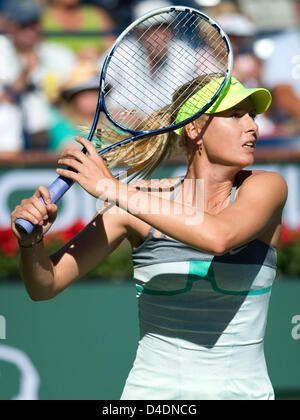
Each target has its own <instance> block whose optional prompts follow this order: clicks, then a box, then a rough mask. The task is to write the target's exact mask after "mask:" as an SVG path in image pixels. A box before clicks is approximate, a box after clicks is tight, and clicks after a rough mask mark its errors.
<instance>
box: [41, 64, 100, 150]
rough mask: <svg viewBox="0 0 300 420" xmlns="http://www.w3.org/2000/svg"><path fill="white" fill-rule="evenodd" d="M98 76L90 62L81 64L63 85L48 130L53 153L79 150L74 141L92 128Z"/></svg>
mask: <svg viewBox="0 0 300 420" xmlns="http://www.w3.org/2000/svg"><path fill="white" fill-rule="evenodd" d="M98 91H99V75H98V74H97V70H96V67H95V66H93V64H92V63H91V62H79V63H78V65H77V66H76V67H75V68H74V70H73V71H72V72H71V74H70V77H69V78H68V80H67V81H66V82H65V83H64V84H63V85H62V86H61V88H60V93H59V96H58V98H57V101H56V103H55V107H52V116H51V127H50V130H49V136H50V146H49V148H50V150H51V151H54V152H56V151H61V150H62V149H64V148H66V147H78V143H77V142H75V140H74V138H75V137H76V136H79V135H81V136H82V135H86V132H87V130H88V129H89V127H91V124H92V122H93V119H94V114H95V110H96V106H97V101H98Z"/></svg>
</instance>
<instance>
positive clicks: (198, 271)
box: [188, 261, 272, 296]
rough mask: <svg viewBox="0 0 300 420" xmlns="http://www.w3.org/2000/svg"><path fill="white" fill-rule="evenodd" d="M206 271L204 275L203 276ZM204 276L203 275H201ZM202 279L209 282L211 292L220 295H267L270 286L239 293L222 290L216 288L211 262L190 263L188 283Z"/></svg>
mask: <svg viewBox="0 0 300 420" xmlns="http://www.w3.org/2000/svg"><path fill="white" fill-rule="evenodd" d="M205 271H206V274H204V273H205ZM203 274H204V275H203ZM199 277H200V278H202V279H203V280H206V281H208V282H210V284H211V286H212V288H213V290H214V291H215V292H217V293H222V294H224V295H233V296H248V295H249V296H254V295H262V294H264V293H268V292H269V291H270V290H271V289H272V286H270V287H265V288H263V289H258V290H241V291H233V290H232V291H231V290H224V289H221V288H220V287H218V285H217V282H216V279H215V276H214V272H213V267H211V262H210V263H209V267H208V263H207V262H206V261H191V262H190V266H189V275H188V283H192V282H193V281H197V280H200V279H199Z"/></svg>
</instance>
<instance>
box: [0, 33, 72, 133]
mask: <svg viewBox="0 0 300 420" xmlns="http://www.w3.org/2000/svg"><path fill="white" fill-rule="evenodd" d="M36 53H37V56H38V58H39V64H37V66H36V67H35V68H34V69H33V70H32V71H31V73H30V75H29V81H30V82H31V83H32V85H34V86H35V87H36V88H35V89H34V90H32V91H30V92H26V93H24V95H22V108H23V112H24V118H23V123H24V124H25V128H26V130H27V131H28V132H29V133H36V132H39V131H43V130H47V129H48V127H49V125H50V113H49V100H48V98H47V95H46V93H45V89H46V86H50V85H51V84H52V86H53V88H55V86H56V87H57V86H59V85H61V84H62V83H64V81H65V80H66V79H67V78H68V76H69V74H70V72H71V71H72V70H73V68H74V66H75V64H76V61H77V59H76V56H75V54H74V53H73V52H72V51H71V50H70V49H69V48H67V47H64V46H62V45H57V44H50V43H43V42H41V43H40V44H39V46H38V47H37V49H36ZM22 68H23V64H22V61H21V59H20V56H19V55H18V53H17V52H16V50H15V48H14V45H13V43H12V41H11V40H10V39H9V38H7V37H6V36H1V38H0V78H1V80H0V91H1V85H2V88H3V85H4V84H8V85H9V84H11V83H13V82H14V81H15V80H16V79H17V78H18V77H19V76H20V74H21V72H22Z"/></svg>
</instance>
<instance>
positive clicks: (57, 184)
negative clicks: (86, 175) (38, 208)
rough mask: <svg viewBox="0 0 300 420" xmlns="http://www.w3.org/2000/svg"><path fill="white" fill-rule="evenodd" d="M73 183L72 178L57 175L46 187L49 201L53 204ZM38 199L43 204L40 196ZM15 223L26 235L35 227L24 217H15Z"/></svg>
mask: <svg viewBox="0 0 300 420" xmlns="http://www.w3.org/2000/svg"><path fill="white" fill-rule="evenodd" d="M73 184H74V181H73V180H72V179H70V178H65V177H63V176H59V177H58V178H57V179H56V180H55V181H54V182H52V184H51V185H50V186H49V188H48V190H49V193H50V197H51V202H52V203H54V204H55V203H56V202H57V201H58V200H59V199H60V198H61V197H62V196H63V195H64V193H65V192H66V191H68V189H69V188H70V187H71V186H72V185H73ZM40 200H41V201H42V202H43V203H44V204H45V202H44V200H43V198H42V197H40ZM45 205H46V204H45ZM15 225H16V228H17V229H18V230H20V231H21V232H22V233H27V235H30V233H32V231H33V229H34V228H35V226H34V225H33V224H32V223H31V222H29V221H28V220H25V219H16V221H15Z"/></svg>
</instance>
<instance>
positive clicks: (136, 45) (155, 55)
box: [108, 0, 198, 112]
mask: <svg viewBox="0 0 300 420" xmlns="http://www.w3.org/2000/svg"><path fill="white" fill-rule="evenodd" d="M171 5H172V3H170V2H169V1H165V0H153V1H141V2H138V3H137V4H136V5H135V6H134V8H133V13H132V18H133V20H136V19H138V18H140V17H141V16H143V15H145V14H146V13H148V12H150V11H152V10H154V9H158V8H162V7H169V6H171ZM162 19H163V20H160V16H156V18H155V23H157V25H155V26H154V25H153V24H152V26H151V28H150V27H149V28H147V31H145V32H144V33H143V37H142V39H140V36H139V35H140V33H135V34H134V35H132V39H131V40H130V41H129V40H127V44H125V43H124V45H123V48H122V54H120V53H119V52H118V51H117V50H116V52H115V59H117V60H118V62H119V63H121V65H122V63H124V66H125V65H126V69H127V72H126V80H120V75H119V74H115V75H114V74H113V73H112V72H111V79H110V80H109V81H108V82H109V84H110V85H111V86H112V89H111V91H110V95H109V99H111V101H112V102H113V103H115V104H116V103H119V98H120V97H122V98H126V99H127V103H122V104H120V105H121V106H123V107H125V108H126V109H132V108H133V107H136V108H137V109H138V108H142V109H144V110H146V109H147V106H149V109H148V111H149V112H153V109H154V107H155V105H156V106H157V109H159V108H160V100H159V97H157V98H156V104H154V103H152V102H151V104H150V103H149V104H147V103H146V102H145V96H144V93H143V92H142V91H138V92H137V91H135V92H133V93H131V92H132V86H134V85H135V83H136V80H138V79H140V80H142V84H144V85H147V86H152V87H153V91H156V92H157V93H159V94H160V95H161V96H162V97H164V98H165V96H166V95H167V96H169V97H170V101H171V99H172V94H173V92H174V90H175V89H176V86H170V84H169V80H168V74H170V72H174V71H176V72H177V81H178V86H177V87H179V86H180V85H182V84H183V83H185V82H186V80H189V79H190V78H191V75H193V72H194V73H195V74H196V66H197V64H198V63H196V62H195V68H191V66H190V63H189V65H187V64H186V63H185V62H184V61H183V62H182V64H181V66H178V68H177V69H176V70H174V68H173V67H172V62H173V61H174V59H173V57H174V54H176V51H180V50H181V49H184V50H186V51H187V55H189V52H188V51H189V49H191V47H190V46H189V45H188V44H187V43H186V42H184V41H182V40H181V39H174V38H173V36H172V32H171V31H170V30H169V29H168V26H167V24H166V21H165V18H162ZM145 25H146V23H145ZM153 31H155V36H156V39H155V42H153V37H151V34H152V32H153ZM126 49H128V52H130V55H133V52H136V54H137V55H138V56H139V57H140V59H139V60H138V61H135V62H133V61H131V62H128V60H126ZM191 54H192V52H191ZM162 60H163V61H162ZM162 62H163V66H162V65H161V64H162ZM157 63H160V68H161V69H162V67H163V70H161V71H160V72H159V74H158V72H157V71H156V70H157ZM161 86H164V89H163V90H162V89H161ZM124 90H125V92H124ZM120 92H123V94H121V95H120ZM109 99H108V100H109ZM164 101H165V99H164V100H163V102H164ZM146 112H147V111H146Z"/></svg>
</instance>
